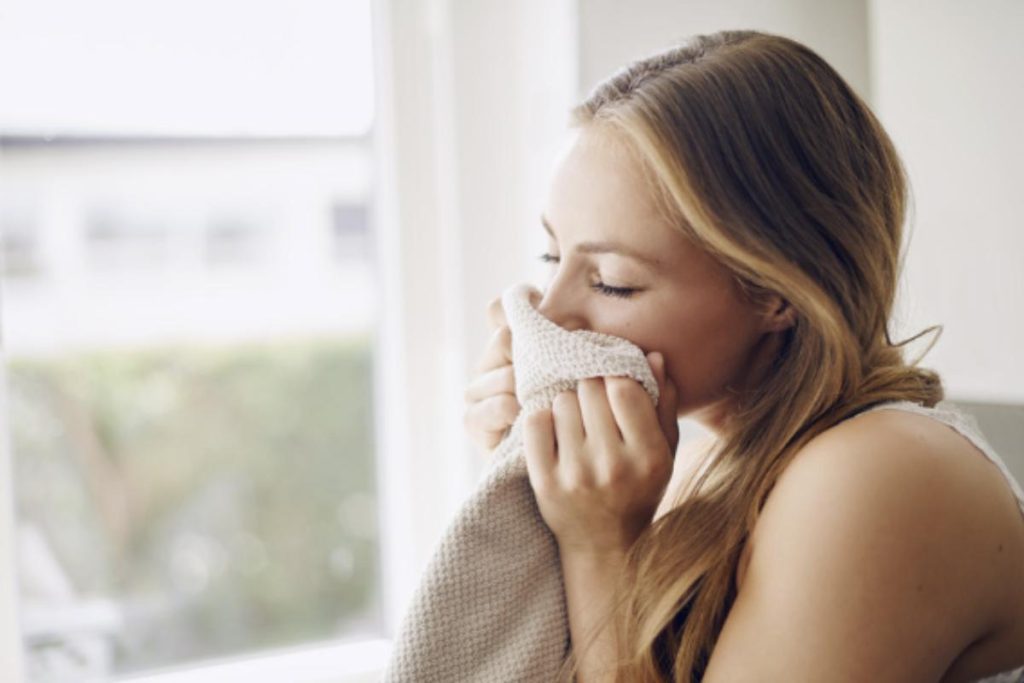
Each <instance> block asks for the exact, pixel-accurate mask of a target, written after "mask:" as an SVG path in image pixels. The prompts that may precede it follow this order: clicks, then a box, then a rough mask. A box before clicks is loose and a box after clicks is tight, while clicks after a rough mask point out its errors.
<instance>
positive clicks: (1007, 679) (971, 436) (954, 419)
mask: <svg viewBox="0 0 1024 683" xmlns="http://www.w3.org/2000/svg"><path fill="white" fill-rule="evenodd" d="M885 408H892V409H896V410H905V411H907V412H910V413H917V414H918V415H926V416H928V417H931V418H933V419H936V420H938V421H939V422H942V423H944V424H947V425H949V426H950V427H952V428H953V429H955V430H956V431H957V432H959V433H960V434H962V435H963V436H964V437H965V438H966V439H967V440H968V441H970V442H971V443H973V444H974V446H975V447H976V448H977V449H978V450H979V451H981V452H982V453H984V454H985V457H987V458H988V459H989V460H991V461H992V462H993V463H995V465H996V467H998V468H999V471H1000V472H1002V473H1003V477H1004V478H1005V479H1006V483H1007V484H1009V486H1010V489H1012V490H1013V495H1014V496H1016V498H1017V506H1018V507H1019V508H1020V511H1021V514H1022V515H1024V489H1021V486H1020V483H1018V481H1017V480H1016V479H1015V478H1014V476H1013V474H1011V472H1010V470H1009V469H1008V468H1007V467H1006V463H1005V462H1003V459H1002V458H1000V457H999V454H998V453H996V451H995V449H994V448H992V446H991V445H989V443H988V441H986V440H985V437H984V436H983V435H982V433H981V429H980V428H979V427H978V423H977V421H976V420H975V419H974V417H973V416H971V415H968V414H967V413H965V412H963V411H962V410H960V409H959V408H957V407H956V406H954V405H953V404H951V403H949V402H947V401H940V402H939V403H938V404H936V406H935V407H934V408H928V407H926V406H923V405H920V404H918V403H912V402H910V401H890V402H887V403H880V404H878V405H876V406H872V407H870V408H868V409H867V410H864V411H861V412H860V413H857V415H863V414H865V413H870V412H871V411H873V410H882V409H885ZM854 417H856V415H854ZM1021 580H1024V577H1021ZM975 683H1024V666H1021V667H1020V668H1017V669H1013V670H1011V671H1004V672H1002V673H999V674H995V675H993V676H988V677H986V678H980V679H977V681H976V682H975Z"/></svg>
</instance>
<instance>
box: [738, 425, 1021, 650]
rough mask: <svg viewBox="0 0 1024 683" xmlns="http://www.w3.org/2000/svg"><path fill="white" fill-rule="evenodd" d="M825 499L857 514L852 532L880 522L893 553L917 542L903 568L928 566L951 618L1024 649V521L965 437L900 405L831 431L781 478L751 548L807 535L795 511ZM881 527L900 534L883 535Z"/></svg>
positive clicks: (763, 549) (995, 472) (766, 549)
mask: <svg viewBox="0 0 1024 683" xmlns="http://www.w3.org/2000/svg"><path fill="white" fill-rule="evenodd" d="M823 492H827V493H823ZM823 497H824V498H825V499H828V500H832V501H834V503H833V505H834V506H845V508H846V509H847V510H848V511H849V512H848V519H849V520H854V518H857V520H854V521H849V522H848V524H849V526H847V527H846V528H847V529H848V530H851V529H857V528H860V527H861V526H864V525H866V524H871V525H872V527H871V528H873V530H874V531H873V532H872V533H873V534H875V535H876V536H875V538H876V541H877V542H878V543H880V544H881V543H888V542H893V543H896V544H897V545H891V546H890V547H889V550H888V553H889V554H890V555H892V554H893V553H894V552H895V548H897V547H900V548H903V547H905V548H908V549H910V548H913V552H910V553H908V554H907V555H906V558H905V559H904V562H903V563H902V565H899V564H895V565H893V567H894V569H896V570H898V571H900V572H906V573H907V574H908V575H909V574H911V573H913V572H920V571H921V567H922V566H927V567H928V572H927V574H928V581H930V582H932V585H933V587H936V588H938V590H937V591H936V592H935V594H934V596H935V600H936V601H939V600H946V601H947V603H948V604H946V605H945V606H944V608H943V609H944V610H945V611H946V613H947V614H948V615H949V616H951V617H952V616H953V615H956V619H953V620H951V622H950V624H951V625H952V624H953V623H954V622H956V623H959V624H960V625H961V626H962V628H963V629H964V630H963V631H962V632H961V633H960V635H961V636H962V637H964V636H966V637H970V638H978V637H981V636H982V635H983V634H987V636H988V637H989V638H990V639H994V640H999V639H1002V640H1003V642H1004V643H1006V642H1011V641H1012V642H1013V643H1015V645H1013V646H1017V647H1019V646H1020V644H1021V642H1020V641H1021V638H1022V637H1024V632H1022V629H1024V586H1022V585H1021V582H1020V580H1019V577H1020V574H1021V571H1022V568H1024V523H1022V520H1021V518H1020V510H1019V507H1018V504H1017V501H1016V498H1015V497H1014V495H1013V492H1012V489H1010V487H1009V486H1008V485H1007V482H1006V480H1005V478H1004V477H1003V475H1002V473H1001V472H1000V471H999V469H998V468H997V467H996V466H995V465H994V464H993V463H991V461H989V460H988V459H987V458H986V457H985V456H984V454H982V453H981V452H980V451H978V449H977V448H976V447H975V446H974V445H973V444H972V443H971V442H970V441H969V440H967V439H966V438H965V437H964V436H962V435H961V434H959V433H958V432H956V431H955V430H954V429H953V428H951V427H949V426H947V425H945V424H944V423H942V422H939V421H937V420H935V419H933V418H930V417H927V416H924V415H919V414H915V413H910V412H907V411H899V410H878V411H872V412H871V413H867V414H864V415H860V416H857V417H856V418H854V419H851V420H848V421H845V422H843V423H840V424H839V425H836V426H835V427H832V428H831V429H828V430H826V431H824V432H822V433H821V434H819V435H818V436H816V437H815V438H814V439H812V440H811V441H809V442H808V443H807V444H806V445H805V446H804V447H803V448H802V449H801V450H800V452H798V453H797V454H796V455H795V456H794V458H793V460H792V462H791V463H790V464H789V465H788V466H787V468H786V470H785V471H784V472H783V473H782V475H781V476H780V477H779V481H778V483H777V485H776V486H775V488H774V489H773V490H772V492H771V494H770V495H769V499H768V501H766V504H765V506H764V509H763V513H762V516H761V519H759V521H758V524H757V526H756V527H755V530H754V533H753V534H752V536H751V544H750V545H751V546H753V549H752V548H748V549H747V550H748V551H749V550H753V552H755V553H758V552H759V553H761V554H762V556H763V557H770V556H771V555H772V552H773V551H772V549H771V546H772V545H774V544H776V543H779V542H780V539H786V538H790V539H791V538H792V535H793V534H796V533H800V532H798V531H791V530H787V529H788V527H789V525H790V524H791V523H792V524H798V523H799V519H800V517H799V514H794V513H792V511H793V510H797V511H800V510H804V511H806V510H807V509H808V507H809V505H813V504H815V503H820V502H821V501H822V500H823ZM801 501H804V502H808V504H807V505H805V504H804V503H803V502H801ZM887 519H889V520H891V522H887V521H886V520H887ZM845 523H847V522H844V524H845ZM865 528H867V527H866V526H865ZM881 530H885V532H886V533H887V534H889V535H890V536H891V538H889V539H883V538H881V537H877V534H878V533H879V531H881ZM899 552H900V553H902V552H903V551H902V550H901V551H899ZM745 554H747V555H749V553H745ZM866 557H868V561H874V560H871V559H870V556H866ZM876 559H879V560H881V558H876ZM744 564H746V562H744ZM744 569H745V567H744ZM942 596H945V597H942ZM933 604H935V603H933ZM947 635H949V636H953V635H954V634H947Z"/></svg>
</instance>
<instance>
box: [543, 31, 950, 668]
mask: <svg viewBox="0 0 1024 683" xmlns="http://www.w3.org/2000/svg"><path fill="white" fill-rule="evenodd" d="M572 114H573V125H576V126H581V127H582V126H594V125H596V126H601V127H602V129H603V130H607V131H609V132H611V133H612V134H614V135H616V136H618V137H619V138H621V139H622V140H624V141H625V142H626V143H627V144H628V145H630V146H631V148H632V149H633V150H635V151H636V152H638V153H639V157H640V158H641V159H642V160H643V163H644V166H645V169H646V172H647V173H648V174H649V175H650V176H651V181H652V187H653V188H655V190H656V194H657V197H658V198H659V202H660V203H661V205H662V208H663V209H664V210H665V211H666V212H668V213H667V215H669V216H670V217H671V218H672V219H673V223H674V224H675V225H677V226H678V227H679V229H680V230H682V231H683V232H684V233H685V234H686V235H687V236H688V237H689V238H690V239H691V240H692V241H693V242H694V243H696V244H697V245H699V246H700V247H702V248H703V249H705V250H706V251H707V252H708V253H710V254H711V255H712V256H714V257H715V258H716V259H717V260H718V261H719V262H720V263H722V264H723V265H724V266H725V267H726V268H728V269H729V270H730V271H731V272H732V273H733V274H734V277H735V278H736V280H737V282H739V283H740V284H741V286H742V288H743V291H744V292H745V293H746V294H747V295H748V296H749V297H750V298H751V300H752V301H754V302H755V303H758V302H763V301H765V300H766V299H765V297H766V295H768V294H772V293H774V294H778V295H780V296H781V297H782V298H784V299H785V300H786V301H788V302H789V303H790V304H791V305H792V306H793V308H794V310H795V312H796V321H795V324H794V325H793V326H792V327H790V328H789V329H787V330H786V331H785V333H784V336H783V341H782V346H781V351H780V353H779V354H778V356H777V358H776V359H775V362H774V365H773V368H772V370H771V371H770V372H769V373H768V376H767V378H766V379H765V381H764V382H763V383H762V384H761V385H760V386H759V387H758V389H757V390H756V391H752V392H750V393H748V394H746V395H742V396H739V397H737V401H738V405H737V410H736V412H735V413H734V414H733V415H732V416H731V418H730V421H729V422H728V424H727V426H726V428H725V429H724V430H723V431H722V433H721V435H720V438H719V439H718V441H717V443H716V447H715V452H714V454H713V457H712V458H711V459H710V460H709V461H708V462H709V465H708V467H706V468H705V470H704V471H703V472H702V474H701V476H700V477H698V478H696V479H695V480H694V482H692V483H691V485H690V487H689V488H688V489H687V490H686V491H684V492H682V493H681V495H680V496H679V498H678V499H677V500H676V501H675V503H676V506H675V508H674V509H673V510H671V511H669V512H668V513H667V514H665V515H664V516H663V517H661V518H659V519H658V520H657V521H656V522H655V523H654V524H652V525H651V526H650V527H649V528H648V529H647V530H646V531H645V532H644V533H643V534H642V535H641V537H640V538H639V539H638V540H637V542H636V543H635V544H634V545H633V547H632V548H631V549H630V551H629V553H628V556H627V567H626V571H625V573H624V575H623V577H622V581H621V582H620V584H619V585H618V586H617V587H616V591H615V595H614V600H613V603H614V611H613V612H612V613H611V614H610V615H609V618H610V619H611V620H612V622H613V627H614V629H615V631H616V634H617V638H618V643H619V647H620V652H621V654H622V657H621V658H620V661H619V668H618V671H617V675H616V680H620V681H630V682H634V681H665V680H671V681H691V680H700V678H701V677H702V675H703V671H704V668H705V667H706V665H707V660H708V657H709V656H710V653H711V650H712V648H713V647H714V644H715V641H716V639H717V637H718V634H719V632H720V630H721V627H722V624H723V622H724V620H725V616H726V614H727V613H728V611H729V609H730V607H731V605H732V603H733V601H734V600H735V596H736V588H735V585H734V575H735V571H736V568H737V564H738V560H739V557H740V552H741V550H742V548H743V543H744V540H745V539H746V538H747V536H748V534H749V532H750V531H751V530H752V529H753V527H754V524H755V522H756V521H757V518H758V515H759V513H760V510H761V508H762V506H763V505H764V501H765V499H766V498H767V496H768V494H769V492H770V490H771V488H772V486H773V485H774V483H775V482H776V480H777V478H778V476H779V474H780V473H781V472H782V470H783V469H784V468H785V467H786V465H787V464H788V463H789V461H790V460H791V459H792V457H793V456H794V455H795V454H796V452H797V451H798V450H799V449H800V447H801V446H802V445H804V444H806V443H807V441H809V440H810V439H811V438H813V437H814V436H816V435H817V434H819V433H821V432H822V431H824V430H826V429H828V428H829V427H831V426H833V425H835V424H837V423H838V422H840V421H841V420H843V419H845V418H847V417H850V416H851V415H853V414H855V413H857V412H859V411H861V410H863V409H865V408H867V407H869V406H871V405H873V404H876V403H879V402H882V401H888V400H897V399H902V400H909V401H914V402H917V403H921V404H924V405H927V406H933V405H935V403H937V402H938V401H940V400H941V399H942V397H943V390H942V383H941V381H940V379H939V377H938V375H937V374H936V373H935V372H933V371H930V370H927V369H924V368H919V367H917V362H918V361H919V360H920V357H919V358H918V360H916V361H914V362H913V363H911V364H908V363H906V362H905V361H904V359H903V354H902V349H901V348H900V347H901V346H903V345H904V344H906V343H907V342H909V341H912V340H913V339H915V338H916V337H918V336H920V335H915V337H912V338H911V339H908V340H905V341H903V342H901V343H899V344H894V343H893V342H892V341H891V340H890V337H889V332H888V321H889V318H890V314H891V312H892V306H893V301H894V298H895V294H896V286H897V280H898V276H899V270H900V267H901V262H900V259H899V256H900V245H901V241H902V235H903V223H904V218H905V211H906V204H907V183H906V178H905V174H904V171H903V167H902V164H901V162H900V159H899V157H898V155H897V153H896V150H895V148H894V146H893V144H892V141H891V140H890V139H889V137H888V135H887V134H886V133H885V131H884V130H883V128H882V126H881V124H880V123H879V122H878V120H877V119H876V118H875V116H874V115H873V114H872V113H871V111H870V110H869V108H868V107H867V105H866V104H865V103H864V102H863V101H862V100H861V99H860V98H859V97H858V96H857V95H856V93H854V92H853V90H852V89H851V88H850V87H849V86H848V85H847V84H846V82H845V81H844V80H843V79H842V78H841V77H840V76H839V74H837V73H836V72H835V70H833V69H832V68H831V67H830V66H829V65H828V64H827V63H826V62H825V61H824V60H823V59H822V58H821V57H819V56H818V55H817V54H816V53H814V52H813V51H811V50H810V49H808V48H807V47H805V46H804V45H801V44H800V43H797V42H795V41H793V40H790V39H787V38H783V37H780V36H774V35H769V34H764V33H758V32H754V31H723V32H720V33H715V34H711V35H703V36H696V37H694V38H692V39H690V40H689V41H687V42H686V43H685V44H683V45H681V46H679V47H676V48H673V49H670V50H668V51H665V52H662V53H659V54H656V55H653V56H650V57H647V58H644V59H641V60H639V61H636V62H634V63H632V64H630V65H629V66H627V67H626V68H624V69H622V70H620V71H619V72H617V73H615V74H614V75H613V76H611V77H610V78H609V79H608V80H607V81H605V82H603V83H601V84H600V85H598V86H597V87H596V88H595V89H594V90H593V91H592V92H591V94H590V95H589V96H588V97H587V98H586V100H585V101H584V102H583V103H581V104H580V105H578V106H577V107H576V108H575V109H574V110H573V112H572ZM933 329H935V328H934V327H933V328H928V329H927V330H925V331H924V332H928V331H929V330H933ZM940 331H941V330H940ZM924 332H922V333H921V334H923V333H924ZM936 339H937V337H936ZM936 339H933V340H932V344H934V342H935V340H936ZM929 348H931V347H930V346H929ZM926 352H927V350H926ZM922 355H923V354H922ZM783 408H784V409H783ZM590 642H592V641H587V642H585V643H580V644H574V648H575V649H576V650H577V651H575V652H574V653H573V656H572V657H570V658H569V659H568V660H567V661H566V665H565V666H563V668H562V671H561V672H560V676H559V680H571V679H572V678H574V676H575V674H576V672H577V659H578V658H579V657H580V653H581V652H582V651H583V650H584V649H585V648H586V647H587V645H588V644H589V643H590Z"/></svg>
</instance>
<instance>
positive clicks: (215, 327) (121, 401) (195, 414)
mask: <svg viewBox="0 0 1024 683" xmlns="http://www.w3.org/2000/svg"><path fill="white" fill-rule="evenodd" d="M59 4H60V5H61V13H60V14H61V16H62V17H63V20H62V21H61V22H60V23H59V25H57V24H55V23H54V22H53V21H52V16H53V15H52V11H53V10H52V8H50V7H48V6H39V5H37V4H36V3H31V2H16V3H13V4H12V5H11V6H10V7H9V8H8V9H7V10H5V20H4V22H2V25H0V45H6V46H7V47H6V48H0V61H6V62H7V63H8V64H10V63H12V60H14V62H15V63H20V64H25V65H31V66H29V67H26V68H25V69H22V70H20V73H19V74H12V77H11V78H10V79H9V81H10V89H9V90H8V91H7V92H5V113H4V115H3V118H2V119H0V154H2V155H3V170H2V177H0V183H2V188H0V189H2V191H0V230H2V246H3V254H4V268H3V283H2V284H3V298H2V302H0V315H2V321H3V333H4V334H3V339H4V363H5V366H6V380H7V387H6V390H7V408H8V415H7V423H8V425H9V429H10V442H11V449H12V457H13V490H14V493H15V521H16V530H17V531H16V535H15V538H14V542H15V548H14V550H15V552H16V557H17V570H18V591H19V601H20V610H21V628H22V637H23V642H24V652H25V657H24V660H25V669H26V672H25V673H26V676H27V678H28V679H29V680H32V681H58V680H60V681H64V680H86V679H92V678H94V677H96V678H106V677H123V676H126V675H130V674H136V673H139V672H149V671H154V670H158V669H164V668H168V667H177V666H181V665H188V664H194V663H197V662H201V661H205V660H210V659H217V658H223V657H227V656H234V655H239V654H242V653H246V654H253V653H257V652H259V651H263V650H272V649H278V648H286V647H293V646H297V645H301V644H308V643H316V642H320V641H326V640H333V641H339V642H344V641H355V640H360V639H372V638H379V637H380V636H381V634H382V633H383V631H384V617H383V606H382V597H381V585H380V584H381V579H380V576H381V563H380V548H379V536H380V534H379V523H378V519H377V507H378V492H377V489H376V474H375V467H376V458H375V451H376V448H377V445H376V444H375V442H374V429H373V424H374V414H373V409H374V402H373V400H372V398H373V396H374V394H375V392H376V387H375V386H374V373H373V371H372V369H373V365H374V363H375V354H376V348H375V341H374V340H375V338H376V337H375V325H376V322H377V318H378V315H377V310H376V306H377V298H376V296H375V293H374V289H375V287H376V279H375V273H374V262H373V260H372V258H371V256H372V252H371V250H370V248H369V245H370V243H371V241H372V232H373V226H372V224H371V222H370V218H369V217H370V216H371V215H372V211H371V207H370V204H371V202H372V199H371V197H372V192H371V189H372V187H371V184H372V178H373V168H372V165H371V163H372V162H371V160H372V158H373V157H372V155H371V153H370V145H371V136H370V133H371V131H372V125H373V106H372V101H373V88H372V83H373V78H372V76H373V74H372V72H371V69H372V66H371V55H370V44H369V36H370V35H371V30H370V7H369V1H368V0H361V1H360V0H350V1H347V2H333V1H327V0H324V1H321V2H313V3H305V4H303V5H302V7H301V11H300V10H299V9H298V8H295V7H292V6H288V5H284V4H274V5H264V4H258V3H257V4H255V5H254V4H252V3H245V2H229V3H216V4H214V5H210V4H209V3H203V2H199V1H198V0H192V1H190V2H183V3H173V4H164V5H152V4H147V6H145V7H142V6H139V5H138V3H134V2H131V1H130V0H105V1H103V2H99V3H89V4H88V5H87V6H86V5H82V4H80V3H73V2H66V3H59ZM197 17H201V18H202V21H197V20H196V18H197ZM62 26H64V27H66V30H64V29H63V28H61V27H62ZM69 65H70V66H69ZM40 83H47V87H46V88H40V87H39V84H40ZM126 86H127V87H126ZM8 103H12V106H10V107H8V106H7V105H8ZM339 256H341V257H342V258H339Z"/></svg>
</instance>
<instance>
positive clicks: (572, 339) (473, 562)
mask: <svg viewBox="0 0 1024 683" xmlns="http://www.w3.org/2000/svg"><path fill="white" fill-rule="evenodd" d="M531 291H533V292H538V290H536V288H534V287H532V286H530V285H529V284H516V285H512V286H511V287H509V288H508V289H506V290H505V292H503V294H502V305H503V307H504V309H505V316H506V319H507V321H508V325H509V328H510V329H511V332H512V358H513V367H514V372H515V378H516V395H517V398H518V399H519V404H520V405H521V406H522V410H521V412H520V413H519V416H518V417H517V418H516V420H515V422H513V424H512V426H511V428H510V429H509V431H508V432H507V433H506V435H505V437H504V439H503V440H502V441H501V443H500V444H498V447H497V448H496V449H495V451H494V456H493V462H492V464H491V467H490V469H489V470H488V471H487V472H486V473H485V475H484V476H483V477H482V478H481V480H480V483H479V484H478V486H477V488H476V490H475V491H474V492H473V493H472V495H471V496H470V497H469V498H468V499H467V500H466V502H465V503H464V504H463V505H462V507H461V509H460V510H459V511H458V513H457V514H456V516H455V519H454V520H453V521H452V523H451V524H450V525H449V527H448V528H447V530H446V531H445V533H444V534H443V536H442V538H441V541H440V543H439V544H438V546H436V548H435V549H434V553H433V556H432V558H431V560H430V562H429V563H428V565H427V568H426V571H425V573H424V575H423V577H422V579H421V582H420V584H419V586H418V587H417V590H416V592H415V593H414V595H413V598H412V602H411V606H410V607H409V609H408V611H407V612H406V614H405V617H404V619H403V621H402V625H401V627H400V629H399V632H398V635H397V638H396V639H395V644H394V649H393V651H392V653H391V658H390V661H389V662H388V667H387V670H386V671H385V674H384V679H383V680H384V681H387V682H388V683H391V682H393V681H401V682H403V683H434V682H436V683H457V682H460V681H480V682H481V683H483V682H486V683H502V682H504V681H538V682H542V683H551V681H553V680H554V678H555V673H556V672H557V671H558V668H559V666H560V665H561V664H562V661H563V660H564V659H565V657H567V656H568V654H569V645H570V643H569V626H568V621H567V617H566V606H565V593H564V589H563V584H562V572H561V565H560V563H559V559H558V547H557V544H556V542H555V538H554V536H553V535H552V534H551V531H550V529H548V527H547V525H546V524H545V523H544V519H543V518H542V517H541V515H540V511H539V510H538V508H537V501H536V498H535V497H534V494H533V489H532V487H531V486H530V480H529V476H528V474H527V470H526V460H525V459H524V457H523V452H522V436H521V433H520V432H521V421H522V418H523V416H525V415H527V414H529V413H530V412H532V411H533V410H536V409H538V408H545V407H550V405H551V403H552V401H553V400H554V397H555V396H556V395H557V394H558V393H560V392H562V391H565V390H566V389H575V388H576V384H577V382H578V381H579V380H580V379H583V378H586V377H598V376H605V375H620V376H629V377H633V378H634V379H636V380H637V381H638V382H640V383H641V384H642V385H643V387H644V388H645V389H646V390H647V392H648V393H649V394H650V395H651V398H652V399H653V401H654V404H655V405H657V402H658V385H657V381H656V380H655V378H654V375H653V374H652V373H651V370H650V367H649V365H648V363H647V359H646V357H645V356H644V352H643V351H642V350H641V349H640V348H639V347H637V346H635V345H634V344H632V343H630V342H629V341H627V340H625V339H621V338H619V337H614V336H611V335H606V334H600V333H597V332H591V331H587V330H574V331H569V330H565V329H563V328H561V327H559V326H558V325H556V324H555V323H553V322H552V321H550V320H548V319H547V318H545V317H544V316H542V315H541V314H540V313H539V312H538V311H537V310H536V309H535V308H534V307H533V305H532V304H531V303H530V297H529V295H530V292H531ZM538 293H539V292H538Z"/></svg>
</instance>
